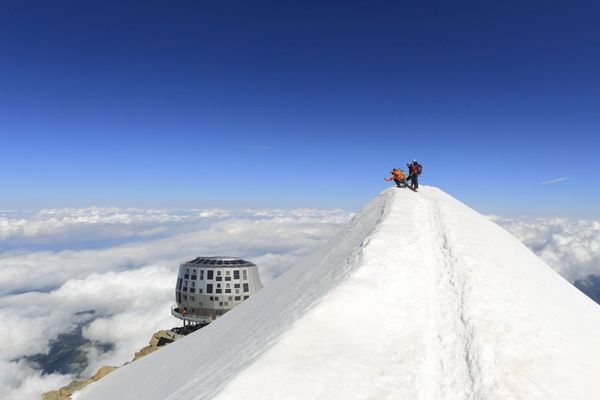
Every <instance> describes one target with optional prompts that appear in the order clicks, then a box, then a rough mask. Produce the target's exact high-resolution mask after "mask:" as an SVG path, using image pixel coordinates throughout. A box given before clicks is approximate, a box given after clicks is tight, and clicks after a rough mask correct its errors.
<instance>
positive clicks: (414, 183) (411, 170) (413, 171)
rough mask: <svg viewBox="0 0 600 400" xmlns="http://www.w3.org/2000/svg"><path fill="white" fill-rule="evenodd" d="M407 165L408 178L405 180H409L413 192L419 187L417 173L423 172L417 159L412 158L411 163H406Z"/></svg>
mask: <svg viewBox="0 0 600 400" xmlns="http://www.w3.org/2000/svg"><path fill="white" fill-rule="evenodd" d="M406 166H407V167H408V178H407V179H406V180H408V181H410V186H409V188H411V189H412V190H414V191H415V192H416V191H417V189H419V175H421V172H423V166H422V165H421V164H419V163H418V162H417V160H413V162H412V164H410V163H409V164H406Z"/></svg>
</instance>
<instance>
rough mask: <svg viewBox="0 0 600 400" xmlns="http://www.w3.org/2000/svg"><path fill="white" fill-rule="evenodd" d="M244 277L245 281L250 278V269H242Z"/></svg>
mask: <svg viewBox="0 0 600 400" xmlns="http://www.w3.org/2000/svg"><path fill="white" fill-rule="evenodd" d="M242 277H243V279H244V280H245V281H246V280H248V271H246V270H243V271H242Z"/></svg>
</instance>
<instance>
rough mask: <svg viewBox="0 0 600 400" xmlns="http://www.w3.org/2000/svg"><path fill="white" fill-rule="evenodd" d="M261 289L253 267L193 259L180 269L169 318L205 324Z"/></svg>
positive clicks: (230, 259)
mask: <svg viewBox="0 0 600 400" xmlns="http://www.w3.org/2000/svg"><path fill="white" fill-rule="evenodd" d="M261 288H262V283H261V282H260V276H259V274H258V268H257V267H256V265H255V264H253V263H251V262H249V261H245V260H242V259H241V258H238V257H196V258H195V259H193V260H189V261H185V262H183V263H181V265H180V266H179V274H178V276H177V286H176V288H175V299H176V302H177V307H176V308H173V309H172V310H171V312H172V314H173V315H174V316H175V317H177V318H180V319H183V320H184V321H187V322H189V323H206V322H210V321H212V320H214V319H215V318H217V317H219V316H221V315H223V314H225V313H226V312H227V311H229V310H231V309H232V308H233V307H235V306H236V305H238V304H239V303H241V302H242V301H244V300H246V299H247V298H248V297H249V296H251V295H252V294H254V293H256V292H257V291H258V290H260V289H261Z"/></svg>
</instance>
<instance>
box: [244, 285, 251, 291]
mask: <svg viewBox="0 0 600 400" xmlns="http://www.w3.org/2000/svg"><path fill="white" fill-rule="evenodd" d="M249 291H250V289H249V288H248V284H247V283H244V292H249Z"/></svg>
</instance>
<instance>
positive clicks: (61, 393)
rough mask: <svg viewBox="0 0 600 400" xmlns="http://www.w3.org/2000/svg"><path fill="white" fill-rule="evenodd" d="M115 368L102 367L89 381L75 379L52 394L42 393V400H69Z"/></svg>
mask: <svg viewBox="0 0 600 400" xmlns="http://www.w3.org/2000/svg"><path fill="white" fill-rule="evenodd" d="M115 369H117V367H102V368H100V369H99V370H98V372H96V373H95V374H94V376H92V377H91V378H89V379H84V380H79V379H76V380H74V381H72V382H71V383H69V384H68V385H67V386H64V387H62V388H60V389H58V390H53V391H52V392H48V393H44V395H43V396H42V399H43V400H67V399H70V398H71V395H72V394H73V393H75V392H76V391H78V390H81V389H83V388H84V387H86V386H87V385H89V384H90V383H94V382H97V381H99V380H100V379H102V378H104V377H105V376H106V375H108V374H110V373H111V372H113V371H114V370H115Z"/></svg>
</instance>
